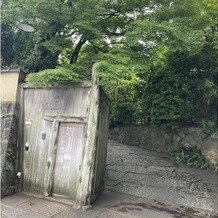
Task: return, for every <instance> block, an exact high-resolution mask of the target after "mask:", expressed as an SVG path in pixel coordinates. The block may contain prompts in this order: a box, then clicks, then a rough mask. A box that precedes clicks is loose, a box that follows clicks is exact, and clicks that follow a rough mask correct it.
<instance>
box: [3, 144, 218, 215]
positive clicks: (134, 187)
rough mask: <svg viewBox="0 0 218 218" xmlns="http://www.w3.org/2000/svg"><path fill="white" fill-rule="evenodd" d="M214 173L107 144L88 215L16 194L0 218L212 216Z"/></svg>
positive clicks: (217, 210)
mask: <svg viewBox="0 0 218 218" xmlns="http://www.w3.org/2000/svg"><path fill="white" fill-rule="evenodd" d="M217 183H218V180H217V174H216V173H215V172H214V171H212V170H196V169H193V168H187V167H184V166H181V165H177V164H176V163H175V161H174V160H173V159H172V158H170V157H168V156H167V155H165V154H160V153H156V152H151V151H145V150H143V149H141V148H137V147H133V146H128V145H122V144H119V143H116V142H112V141H110V142H109V143H108V159H107V173H106V191H105V192H104V193H103V194H102V196H101V197H100V198H99V199H98V200H97V201H96V202H95V203H94V204H93V209H92V210H88V211H80V210H75V209H73V208H72V206H69V205H65V204H62V203H57V202H52V201H49V200H46V199H43V198H36V197H33V196H29V195H25V194H24V193H17V194H15V195H13V196H9V197H5V198H3V199H2V202H1V217H2V218H16V217H19V218H24V217H26V218H51V217H53V218H65V217H66V218H71V217H72V218H74V217H75V218H77V217H78V218H80V217H81V218H137V217H138V218H194V217H196V218H197V217H201V218H206V217H210V218H217V217H218V207H217V203H218V202H217V200H218V198H217V195H218V190H217Z"/></svg>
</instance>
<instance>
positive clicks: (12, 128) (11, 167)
mask: <svg viewBox="0 0 218 218" xmlns="http://www.w3.org/2000/svg"><path fill="white" fill-rule="evenodd" d="M18 113H19V107H18V104H17V103H11V102H2V103H1V197H4V196H7V195H11V194H14V193H15V191H16V180H17V178H16V174H17V152H18V143H17V141H18V118H19V116H18Z"/></svg>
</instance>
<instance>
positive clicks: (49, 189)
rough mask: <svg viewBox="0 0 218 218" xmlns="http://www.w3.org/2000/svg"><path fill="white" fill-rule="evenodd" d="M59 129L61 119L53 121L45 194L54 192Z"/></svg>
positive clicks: (50, 194)
mask: <svg viewBox="0 0 218 218" xmlns="http://www.w3.org/2000/svg"><path fill="white" fill-rule="evenodd" d="M58 129H59V121H57V120H54V121H53V123H52V130H51V135H50V139H49V151H48V160H47V166H46V177H45V188H44V195H45V196H52V193H53V182H54V181H53V180H54V167H55V160H56V152H57V136H58Z"/></svg>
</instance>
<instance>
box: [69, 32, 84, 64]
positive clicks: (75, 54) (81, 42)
mask: <svg viewBox="0 0 218 218" xmlns="http://www.w3.org/2000/svg"><path fill="white" fill-rule="evenodd" d="M86 41H87V40H86V39H85V37H84V36H81V38H80V40H79V42H78V43H77V45H76V48H75V49H74V50H73V52H72V54H71V57H70V64H73V63H76V61H77V58H78V55H79V52H80V50H81V48H82V46H83V45H84V44H85V42H86Z"/></svg>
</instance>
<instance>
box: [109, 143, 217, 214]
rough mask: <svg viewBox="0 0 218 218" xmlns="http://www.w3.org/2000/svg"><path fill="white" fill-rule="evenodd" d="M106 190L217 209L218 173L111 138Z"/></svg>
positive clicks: (206, 208)
mask: <svg viewBox="0 0 218 218" xmlns="http://www.w3.org/2000/svg"><path fill="white" fill-rule="evenodd" d="M106 188H107V190H111V191H115V192H121V193H126V194H131V195H136V196H140V197H146V198H149V199H154V200H158V201H162V202H165V203H170V204H178V205H183V206H189V207H193V208H199V209H205V210H208V211H218V174H217V173H216V172H215V171H214V170H202V169H195V168H189V167H186V166H184V165H178V164H177V163H176V162H175V160H174V158H172V157H170V156H168V155H166V154H162V153H158V152H152V151H146V150H144V149H141V148H138V147H134V146H129V145H123V144H119V143H117V142H113V141H110V142H109V144H108V160H107V173H106Z"/></svg>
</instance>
